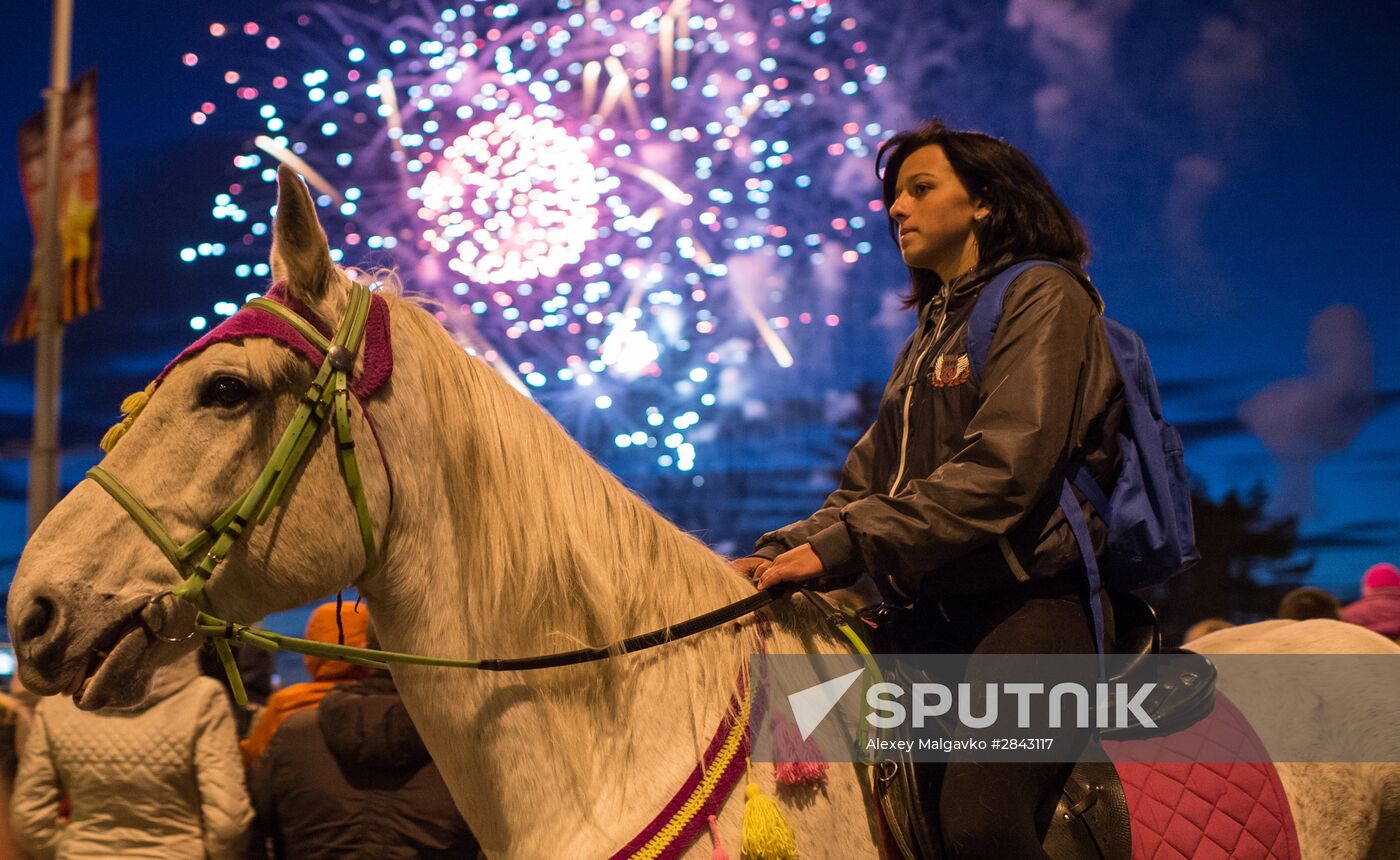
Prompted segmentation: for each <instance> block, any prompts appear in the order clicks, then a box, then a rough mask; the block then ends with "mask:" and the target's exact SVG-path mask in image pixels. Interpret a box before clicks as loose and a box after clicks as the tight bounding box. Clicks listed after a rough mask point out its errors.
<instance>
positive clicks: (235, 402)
mask: <svg viewBox="0 0 1400 860" xmlns="http://www.w3.org/2000/svg"><path fill="white" fill-rule="evenodd" d="M252 397H253V389H252V388H250V387H249V386H248V383H246V382H244V381H243V380H241V379H239V378H238V377H236V376H227V375H225V376H216V377H214V378H213V379H211V380H209V381H208V382H206V383H204V388H203V389H202V390H201V391H200V392H199V405H200V406H218V407H221V408H223V409H232V408H234V407H235V406H241V405H243V404H244V403H246V402H247V401H249V400H251V399H252Z"/></svg>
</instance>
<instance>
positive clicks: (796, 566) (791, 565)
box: [755, 543, 826, 588]
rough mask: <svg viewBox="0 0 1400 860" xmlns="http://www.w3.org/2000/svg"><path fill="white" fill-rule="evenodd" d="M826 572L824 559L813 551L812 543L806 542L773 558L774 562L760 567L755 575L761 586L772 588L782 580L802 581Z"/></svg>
mask: <svg viewBox="0 0 1400 860" xmlns="http://www.w3.org/2000/svg"><path fill="white" fill-rule="evenodd" d="M825 572H826V568H824V567H822V560H821V559H820V558H818V557H817V554H816V553H815V552H813V551H812V545H811V544H806V543H804V544H803V545H802V546H799V547H797V548H796V549H790V550H788V551H787V552H785V553H783V554H782V555H780V556H778V557H777V558H775V559H773V563H772V564H770V565H768V566H767V567H764V568H760V569H759V570H758V571H757V573H756V574H755V575H756V576H757V578H758V582H757V584H758V587H759V588H771V587H773V586H775V585H777V584H778V583H780V582H800V581H802V580H804V579H812V578H813V577H817V576H821V575H822V574H823V573H825Z"/></svg>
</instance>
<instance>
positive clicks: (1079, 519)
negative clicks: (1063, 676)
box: [1060, 469, 1108, 680]
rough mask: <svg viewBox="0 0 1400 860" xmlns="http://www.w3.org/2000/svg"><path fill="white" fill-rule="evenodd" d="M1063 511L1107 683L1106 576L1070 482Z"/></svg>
mask: <svg viewBox="0 0 1400 860" xmlns="http://www.w3.org/2000/svg"><path fill="white" fill-rule="evenodd" d="M1081 471H1082V469H1081ZM1100 495H1103V494H1102V493H1100ZM1060 510H1061V511H1064V514H1065V521H1066V522H1068V523H1069V528H1070V531H1072V532H1073V533H1074V542H1075V543H1076V544H1078V545H1079V557H1080V559H1082V560H1083V561H1084V572H1085V573H1086V574H1087V575H1088V579H1089V614H1090V615H1091V616H1093V619H1094V650H1095V651H1096V652H1098V655H1099V680H1107V678H1108V675H1107V673H1106V672H1105V670H1104V664H1103V650H1104V641H1103V606H1102V605H1101V603H1102V602H1101V600H1100V598H1101V596H1102V594H1103V577H1102V576H1101V575H1100V574H1099V560H1098V559H1097V558H1096V557H1095V556H1094V539H1093V538H1092V537H1090V535H1089V522H1088V521H1087V520H1085V519H1084V509H1083V508H1081V507H1080V506H1079V497H1078V496H1076V495H1075V494H1074V487H1073V486H1071V483H1070V481H1068V480H1066V481H1065V482H1064V485H1063V486H1062V487H1061V489H1060Z"/></svg>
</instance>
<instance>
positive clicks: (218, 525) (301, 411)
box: [88, 284, 381, 705]
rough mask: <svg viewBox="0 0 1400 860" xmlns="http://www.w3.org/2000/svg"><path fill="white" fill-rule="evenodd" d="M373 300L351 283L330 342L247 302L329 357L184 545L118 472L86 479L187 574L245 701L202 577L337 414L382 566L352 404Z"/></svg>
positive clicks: (360, 515)
mask: <svg viewBox="0 0 1400 860" xmlns="http://www.w3.org/2000/svg"><path fill="white" fill-rule="evenodd" d="M372 302H373V295H372V294H371V293H370V291H369V288H367V287H365V286H364V285H362V284H352V285H351V288H350V297H349V302H348V306H347V308H346V311H345V316H344V317H343V318H342V319H341V321H340V325H339V326H338V327H337V329H336V332H335V336H334V337H333V338H332V339H331V340H327V339H326V337H325V336H324V335H322V334H321V333H320V331H318V330H317V329H316V327H315V326H314V325H312V324H311V323H309V322H307V321H306V320H305V319H303V318H302V317H301V316H300V315H299V314H297V313H296V312H294V311H292V310H291V309H289V308H287V307H286V306H284V305H281V304H278V303H277V302H274V301H271V300H269V299H263V298H258V299H253V300H252V301H250V302H249V303H248V306H250V307H253V308H256V309H258V310H261V311H264V312H267V313H271V314H273V315H274V316H277V317H278V318H280V319H282V320H283V321H285V322H286V323H287V324H289V325H290V326H292V327H293V328H294V329H295V330H296V331H297V332H299V333H300V334H301V335H302V336H303V337H305V338H306V339H307V340H308V341H309V342H310V343H312V344H313V345H315V346H316V347H317V348H319V349H320V350H321V351H322V352H324V353H325V354H326V357H325V359H324V360H323V361H322V362H321V365H320V367H319V368H318V369H317V372H316V376H315V378H314V379H313V380H312V382H311V385H310V386H309V387H308V388H307V391H306V394H305V395H303V396H302V398H301V401H300V402H299V403H298V404H297V408H296V411H295V412H294V413H293V414H292V419H291V421H289V422H288V424H287V427H286V429H285V430H284V431H283V432H282V437H281V439H279V440H278V442H277V446H276V447H275V448H274V449H273V452H272V456H271V457H269V458H268V462H267V463H266V465H264V467H263V469H262V471H261V472H260V473H259V474H258V477H257V478H256V479H255V480H254V481H253V485H252V486H251V487H249V488H248V490H247V491H245V492H244V493H243V495H241V496H239V497H238V499H237V500H235V501H234V503H233V504H232V505H230V506H229V507H228V508H227V509H226V510H225V511H224V512H223V513H221V514H219V516H217V517H215V518H214V520H213V522H211V523H210V524H209V525H207V526H205V527H204V528H203V529H201V530H200V531H199V533H198V534H196V535H195V536H194V537H192V538H190V540H188V541H186V542H185V543H184V544H177V543H176V542H175V539H174V538H172V537H171V535H170V533H169V532H168V531H167V530H166V529H165V527H164V526H163V525H161V523H160V520H158V519H157V518H156V516H155V514H153V513H152V512H151V510H150V508H148V507H147V506H146V505H145V504H144V503H142V501H141V500H140V499H138V498H137V497H136V495H135V494H134V493H132V492H131V491H130V490H128V489H127V488H126V486H125V485H124V484H122V482H121V481H119V480H118V479H117V478H116V476H114V475H112V474H111V473H109V472H107V471H105V470H104V469H102V468H101V467H93V468H92V469H91V470H89V471H88V477H89V478H92V479H93V480H94V481H96V482H97V484H98V486H100V487H102V488H103V489H104V490H106V491H107V493H108V494H109V495H111V496H112V498H113V499H115V500H116V502H117V504H119V505H121V506H122V508H124V509H125V510H126V512H127V513H128V514H130V515H131V518H132V519H133V520H135V521H136V524H137V525H138V526H140V527H141V530H142V531H143V532H145V533H146V536H147V537H149V538H150V539H151V541H152V542H153V543H155V545H156V546H157V547H158V548H159V549H160V551H161V553H163V554H164V555H165V557H166V558H167V559H168V560H169V561H170V564H171V566H172V567H174V568H175V570H176V572H177V573H179V574H180V575H181V576H182V577H183V581H182V582H181V583H180V584H179V585H177V586H175V587H174V588H172V589H171V591H170V593H171V594H173V595H175V596H176V597H179V598H182V599H184V600H187V601H189V602H191V603H193V604H195V606H196V607H197V609H198V610H199V612H198V615H197V618H198V619H199V620H198V621H197V622H196V630H197V631H198V632H200V633H202V634H204V635H206V636H209V637H211V638H213V640H214V648H215V650H216V651H217V652H218V655H219V661H220V663H222V664H223V667H224V671H225V672H226V673H227V674H228V678H229V685H230V687H231V689H232V692H233V694H234V699H235V700H236V701H237V702H238V703H239V704H240V705H244V704H247V695H246V693H245V691H244V689H243V682H242V679H241V678H240V677H239V673H238V666H237V663H236V662H235V660H234V658H233V652H232V650H231V648H230V646H229V640H230V638H231V637H230V636H229V635H217V634H227V632H228V631H230V630H232V629H234V627H233V625H231V624H229V623H228V622H224V621H220V620H219V619H217V618H216V617H214V615H213V606H212V605H211V604H210V602H209V596H208V595H207V594H205V593H204V583H205V582H206V581H207V580H208V579H209V577H211V576H212V575H213V573H214V570H215V568H217V567H218V566H219V563H220V562H222V561H223V560H224V558H225V557H227V555H228V553H229V551H230V550H231V549H232V548H233V546H234V545H235V544H236V543H237V542H238V540H239V538H241V537H242V536H243V533H244V531H245V530H246V529H247V527H248V526H249V525H250V524H253V523H262V522H264V521H266V519H267V518H268V516H270V515H271V513H272V511H273V510H274V509H275V508H276V507H277V505H278V503H279V502H281V500H282V497H283V496H284V495H285V493H286V491H287V488H288V486H289V485H290V483H291V481H292V479H293V478H294V476H295V475H296V474H297V473H298V471H299V470H300V466H301V464H302V461H303V460H304V459H305V457H306V453H307V451H308V450H309V449H310V446H311V443H312V441H314V440H315V438H316V435H317V432H318V431H319V430H320V429H321V427H322V426H324V424H325V421H326V418H327V417H328V416H329V415H330V414H331V413H332V412H333V413H334V415H335V421H334V425H335V431H334V432H335V438H336V448H337V453H338V460H339V463H340V467H341V473H342V475H343V477H344V481H345V487H346V490H347V492H348V493H349V495H350V501H351V504H352V505H353V507H354V509H355V519H356V520H357V523H358V526H359V532H360V540H361V543H362V544H363V545H364V551H365V568H364V569H365V573H372V572H373V571H375V570H377V569H378V567H379V553H378V551H377V549H376V546H375V540H374V521H373V519H372V518H371V517H370V515H369V503H368V502H367V500H366V499H365V493H364V483H363V481H362V480H361V477H360V468H359V463H358V462H357V461H356V459H355V446H354V441H353V438H352V435H351V427H350V406H349V396H350V392H349V385H350V374H351V373H352V372H353V370H354V366H355V356H356V354H357V353H358V352H359V349H360V346H361V344H362V343H363V341H364V335H365V328H366V327H367V325H368V321H369V312H370V307H371V304H372ZM201 552H203V553H204V556H203V558H201V559H200V561H199V563H198V564H196V565H193V566H191V564H190V562H191V559H193V558H195V557H196V556H198V555H199V554H200V553H201ZM240 629H242V630H243V631H245V632H244V633H243V634H242V637H241V641H247V642H248V644H253V645H260V646H261V647H267V644H268V643H273V642H275V641H277V640H276V639H273V638H270V637H276V636H277V634H271V633H267V632H264V631H252V630H251V628H240ZM273 647H276V646H275V645H274V646H273ZM360 659H363V658H361V657H356V660H360ZM352 662H354V661H352ZM376 665H381V664H376Z"/></svg>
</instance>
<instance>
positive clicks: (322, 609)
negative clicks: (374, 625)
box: [238, 603, 369, 767]
mask: <svg viewBox="0 0 1400 860" xmlns="http://www.w3.org/2000/svg"><path fill="white" fill-rule="evenodd" d="M340 626H343V627H344V630H345V644H346V645H350V646H353V647H356V648H364V647H367V645H368V643H369V610H368V609H367V608H365V607H364V606H358V605H354V604H346V605H345V606H344V608H343V609H342V610H341V613H340ZM340 626H338V625H337V624H336V611H335V604H334V603H324V604H322V605H320V606H318V607H316V608H315V609H314V610H312V612H311V619H310V620H309V621H307V622H306V638H307V639H314V640H315V641H317V642H329V643H331V644H336V643H338V642H339V641H340ZM302 659H303V660H305V661H306V671H307V672H309V673H311V680H310V681H307V682H305V683H301V684H292V685H291V686H289V687H285V688H283V689H281V690H278V691H277V692H275V693H273V694H272V695H271V696H269V697H268V699H267V707H265V708H263V709H262V711H261V712H259V713H258V715H257V717H256V718H255V719H254V720H253V726H252V728H251V729H250V730H249V732H248V737H246V738H244V739H243V740H242V741H239V744H238V745H239V748H240V749H241V750H242V751H243V763H244V764H246V765H248V766H250V767H251V766H252V764H253V762H254V761H256V760H257V758H258V756H260V755H262V753H263V751H264V750H266V749H267V745H268V744H269V743H270V742H271V741H272V737H273V735H275V734H277V729H278V728H279V727H280V726H281V725H282V721H283V720H285V719H287V717H289V716H291V715H292V714H295V713H296V712H297V711H304V710H307V709H308V708H315V707H317V706H319V705H320V704H321V700H322V699H323V698H325V696H326V694H327V693H329V692H330V691H331V690H333V689H335V686H336V685H337V684H343V683H345V682H346V681H357V680H359V679H361V678H363V677H365V676H366V675H367V674H369V670H367V669H365V668H363V667H361V666H353V665H351V664H349V663H342V662H340V661H339V660H327V659H325V658H324V657H311V656H305V657H303V658H302Z"/></svg>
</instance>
